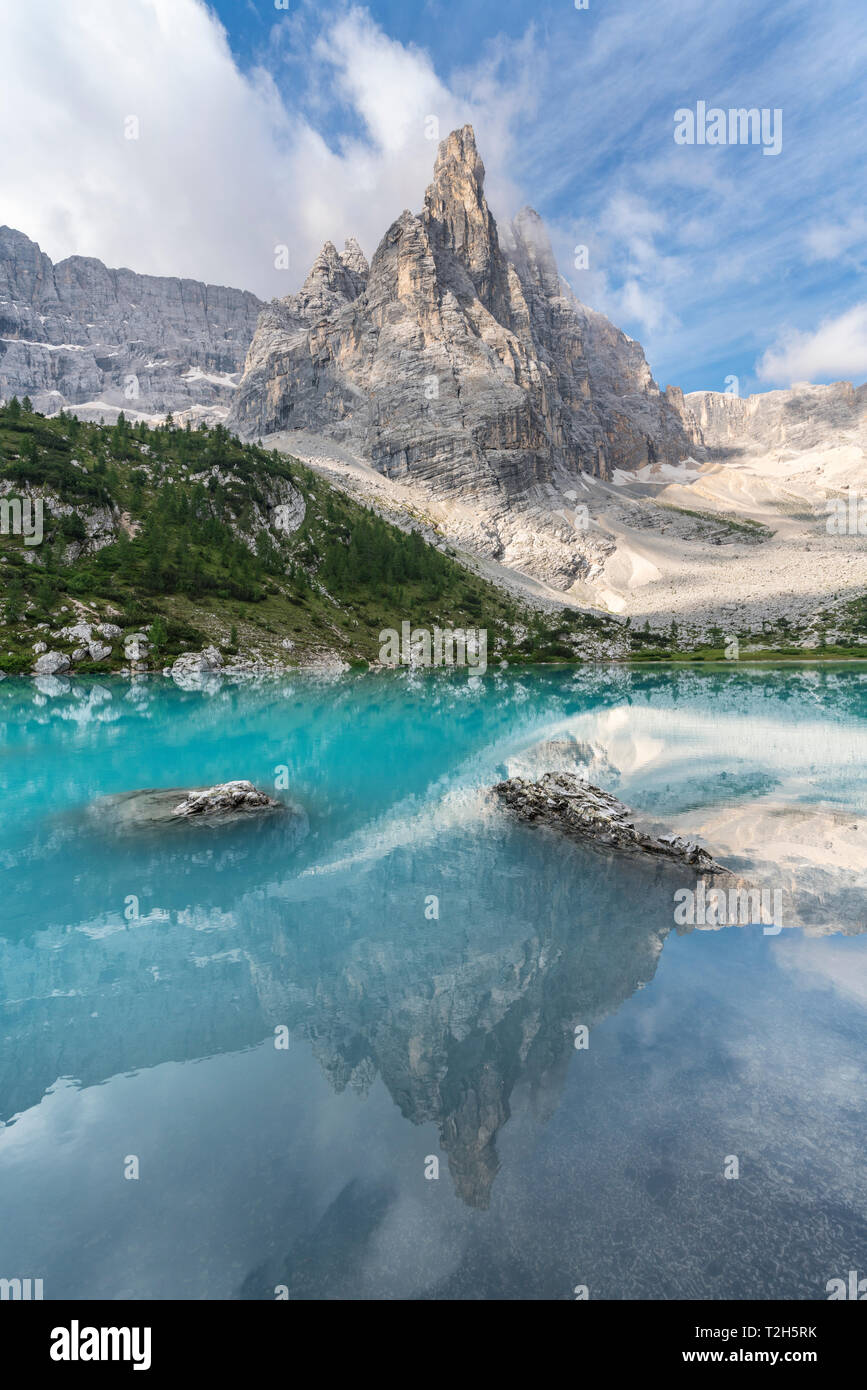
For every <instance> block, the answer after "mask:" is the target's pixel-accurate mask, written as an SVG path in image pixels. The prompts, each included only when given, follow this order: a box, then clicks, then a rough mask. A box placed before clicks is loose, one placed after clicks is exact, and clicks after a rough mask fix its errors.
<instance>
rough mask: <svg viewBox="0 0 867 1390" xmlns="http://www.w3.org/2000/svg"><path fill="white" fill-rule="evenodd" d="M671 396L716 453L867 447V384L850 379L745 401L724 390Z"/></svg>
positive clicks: (692, 428) (695, 432)
mask: <svg viewBox="0 0 867 1390" xmlns="http://www.w3.org/2000/svg"><path fill="white" fill-rule="evenodd" d="M678 397H679V399H678ZM669 398H670V399H672V401H673V403H674V404H675V405H676V407H677V408H678V409H679V411H680V414H681V417H682V419H683V422H684V426H685V428H686V429H687V430H688V431H689V432H691V433H692V434H693V435H695V436H696V437H698V436H700V437H701V439H702V440H703V441H704V443H705V444H706V445H708V446H709V448H711V449H713V450H721V451H727V450H732V449H735V450H737V451H739V452H741V453H743V452H764V451H767V450H770V449H786V450H790V451H793V452H796V453H801V452H803V451H805V450H808V449H820V448H823V447H825V446H827V445H828V444H829V443H830V442H831V441H832V440H833V441H834V442H836V443H842V442H844V440H848V441H852V442H857V443H859V444H860V445H861V446H864V445H867V384H865V385H863V386H859V387H857V388H856V387H853V385H852V383H851V382H850V381H834V382H832V383H831V384H830V385H828V386H813V385H811V384H810V383H809V382H799V383H798V384H797V385H795V386H793V387H791V388H790V389H789V390H787V391H763V392H761V393H759V394H756V395H753V396H744V397H740V396H733V395H729V394H726V393H724V392H720V391H690V392H689V393H688V394H687V395H686V396H682V395H680V393H677V395H675V394H674V393H673V391H672V388H671V387H669Z"/></svg>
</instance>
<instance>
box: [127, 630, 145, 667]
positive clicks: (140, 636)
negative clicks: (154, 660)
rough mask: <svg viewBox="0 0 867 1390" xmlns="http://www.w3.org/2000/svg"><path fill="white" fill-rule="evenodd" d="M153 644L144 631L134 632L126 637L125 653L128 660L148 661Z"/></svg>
mask: <svg viewBox="0 0 867 1390" xmlns="http://www.w3.org/2000/svg"><path fill="white" fill-rule="evenodd" d="M150 648H151V644H150V642H149V641H148V639H147V637H146V636H145V634H144V633H143V632H133V633H131V634H130V635H129V637H127V638H125V640H124V644H123V654H124V656H125V658H126V660H127V661H146V660H147V655H148V652H149V651H150Z"/></svg>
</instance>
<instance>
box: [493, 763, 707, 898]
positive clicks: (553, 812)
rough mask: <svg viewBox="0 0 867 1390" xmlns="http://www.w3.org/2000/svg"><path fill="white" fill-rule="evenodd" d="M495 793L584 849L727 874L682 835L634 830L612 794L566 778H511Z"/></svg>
mask: <svg viewBox="0 0 867 1390" xmlns="http://www.w3.org/2000/svg"><path fill="white" fill-rule="evenodd" d="M494 791H495V793H496V794H497V796H499V798H500V799H501V801H503V802H504V803H505V804H506V805H507V806H508V807H509V808H510V809H511V810H512V811H514V812H515V813H516V814H517V815H519V816H520V817H521V819H522V820H526V821H538V822H541V823H543V824H546V825H551V826H554V827H555V828H556V829H557V830H561V831H562V832H563V833H564V834H566V835H569V836H571V838H573V839H576V840H581V841H584V842H585V843H589V844H594V845H598V846H601V847H603V848H606V849H616V850H624V851H626V852H627V853H632V854H640V855H650V856H658V857H662V858H665V859H671V860H674V861H677V862H679V863H681V864H689V865H690V866H691V867H692V868H694V869H696V870H699V871H700V872H707V873H727V872H728V870H726V869H725V868H724V867H723V866H722V865H721V864H717V862H716V861H715V860H714V859H713V857H712V856H711V855H710V854H709V853H708V852H707V850H706V849H702V847H701V845H699V844H697V843H696V842H695V841H694V840H687V839H683V838H681V836H679V835H659V834H656V833H654V832H653V831H652V830H651V829H650V828H649V827H642V826H641V825H640V824H636V821H635V816H634V813H633V812H632V811H630V810H629V808H628V807H627V806H624V804H623V802H622V801H618V800H617V797H616V796H612V795H611V794H610V792H606V791H602V789H601V788H600V787H594V786H593V785H592V783H590V782H585V781H583V780H582V779H581V778H580V777H577V776H575V775H574V774H572V773H568V772H546V773H545V775H544V777H542V778H541V780H540V781H538V782H527V781H525V780H524V779H523V778H522V777H511V778H509V780H508V781H507V782H499V783H498V784H497V785H496V786H495V787H494Z"/></svg>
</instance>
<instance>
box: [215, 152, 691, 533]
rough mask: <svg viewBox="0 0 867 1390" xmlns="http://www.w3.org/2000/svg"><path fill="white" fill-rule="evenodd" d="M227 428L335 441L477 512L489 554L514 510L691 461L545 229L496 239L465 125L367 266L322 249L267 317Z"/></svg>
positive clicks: (531, 226) (625, 343) (523, 221)
mask: <svg viewBox="0 0 867 1390" xmlns="http://www.w3.org/2000/svg"><path fill="white" fill-rule="evenodd" d="M229 424H230V427H231V428H234V429H236V430H237V431H238V432H239V433H241V434H243V435H246V436H248V437H260V436H264V435H268V434H271V433H275V432H278V431H282V430H287V429H288V430H296V429H304V430H309V431H318V432H320V433H325V434H327V435H328V436H329V437H330V438H332V439H334V440H335V441H338V442H341V443H344V444H348V445H350V446H351V447H352V448H353V449H356V450H357V451H358V452H359V453H361V454H363V455H364V457H365V458H367V459H369V460H370V461H371V462H372V464H373V466H374V468H376V469H377V470H378V471H380V472H381V473H383V474H385V475H387V476H389V477H392V478H398V479H403V480H406V481H410V482H414V483H419V484H421V485H423V486H424V487H426V488H427V489H429V490H430V491H431V492H432V493H434V494H435V495H437V496H445V497H448V496H460V497H463V498H467V497H468V496H469V497H470V498H472V499H473V500H478V501H479V502H480V503H481V504H482V505H483V506H484V505H487V506H488V507H489V508H490V510H491V512H492V514H493V515H494V519H493V520H492V535H491V544H490V547H489V548H490V550H491V551H492V553H494V554H496V553H497V548H498V538H497V536H496V534H494V532H495V530H496V520H495V514H496V511H497V508H498V507H502V506H503V504H504V503H506V504H509V503H511V502H513V501H514V500H516V499H525V500H526V499H527V498H529V497H530V496H531V495H534V494H535V495H537V496H538V498H539V500H540V501H542V502H543V503H544V502H545V501H546V500H547V493H548V492H549V491H552V490H553V489H555V488H556V487H558V486H563V485H564V484H566V480H568V479H570V478H571V479H573V480H574V478H575V477H576V476H577V475H578V474H579V472H581V471H585V472H587V473H590V474H593V475H595V476H599V477H608V476H610V475H611V473H612V472H613V470H614V469H615V468H623V469H635V468H638V467H641V466H643V465H645V464H647V463H655V462H657V461H669V462H673V463H676V462H678V461H679V460H681V459H683V458H684V457H686V456H687V455H688V454H689V452H690V449H691V448H692V447H693V445H692V442H691V440H690V437H689V434H688V431H687V429H686V427H685V425H684V421H683V418H682V416H681V415H680V414H679V412H678V411H677V409H676V408H675V406H674V405H673V404H672V403H671V401H670V400H669V399H668V398H667V397H666V396H665V395H664V394H662V393H660V391H659V389H658V387H657V386H656V383H655V382H654V381H653V379H652V377H651V374H650V370H649V368H648V366H647V363H646V361H645V359H644V354H643V352H642V350H641V348H640V346H639V345H638V344H637V343H635V342H632V341H631V340H630V339H629V338H627V337H626V336H625V335H624V334H622V333H620V332H619V331H618V330H617V329H616V328H614V326H613V325H612V324H610V323H609V322H608V321H607V320H606V319H605V318H603V317H602V315H600V314H596V313H593V312H592V311H591V310H588V309H586V308H584V307H583V306H582V305H581V304H579V303H578V301H577V300H576V299H575V297H574V295H573V294H572V292H571V290H570V289H569V288H568V286H567V285H566V283H565V282H564V281H563V280H562V279H561V278H560V276H559V274H558V271H557V266H556V263H555V260H554V256H553V252H552V250H551V245H550V242H549V240H548V237H547V234H546V232H545V229H544V227H543V225H542V222H541V219H540V218H539V217H538V215H537V214H536V213H535V212H533V211H532V210H531V209H529V208H527V209H524V211H523V212H522V213H520V214H519V215H518V217H517V218H516V219H515V221H514V222H513V223H512V225H511V226H510V227H508V228H505V229H504V230H503V231H502V233H501V234H498V231H497V226H496V223H495V221H494V218H493V216H492V214H491V212H490V210H489V208H488V205H487V202H486V199H485V194H484V166H483V164H482V161H481V159H480V158H479V154H478V151H477V149H476V144H475V138H474V135H473V131H472V128H471V127H470V126H464V128H463V129H462V130H459V131H455V132H453V133H452V134H451V135H450V136H449V137H448V139H446V140H444V141H443V142H442V144H441V145H440V149H439V155H438V158H437V161H436V166H435V169H434V178H433V182H432V183H431V185H430V187H429V188H428V190H427V193H426V194H425V199H424V206H423V208H422V211H421V212H420V213H419V214H418V215H417V216H416V215H414V214H412V213H410V212H404V213H402V214H401V216H400V217H399V218H398V219H397V221H396V222H394V223H393V224H392V226H391V227H390V228H389V229H388V231H387V232H386V234H385V236H384V237H383V239H382V241H381V242H380V244H379V247H378V248H377V251H376V253H375V255H374V257H373V261H372V263H371V265H370V267H369V269H368V267H367V265H366V262H365V261H364V258H363V256H362V255H361V252H360V251H359V249H358V247H357V246H356V244H355V243H347V247H346V249H345V250H344V252H343V253H342V254H341V253H338V252H337V250H336V249H335V248H334V247H333V246H332V245H331V244H330V243H328V244H326V246H325V247H324V248H323V250H322V252H321V253H320V255H319V256H318V258H317V260H316V262H315V264H314V266H313V269H312V270H311V272H310V275H309V276H308V279H307V280H306V282H305V284H304V286H303V287H302V289H301V290H300V292H299V293H298V294H296V295H292V296H290V297H288V298H287V299H284V300H280V301H275V302H274V303H273V304H271V305H270V306H269V307H268V308H266V309H265V310H264V311H263V313H262V315H261V317H260V320H259V324H258V326H257V329H256V334H255V337H254V339H253V342H252V344H251V346H250V351H249V353H248V356H247V362H246V366H245V371H244V377H243V379H242V382H241V385H240V388H239V390H238V392H237V395H236V398H235V401H234V403H233V407H232V410H231V413H230V417H229ZM566 485H568V484H566ZM552 505H553V499H552Z"/></svg>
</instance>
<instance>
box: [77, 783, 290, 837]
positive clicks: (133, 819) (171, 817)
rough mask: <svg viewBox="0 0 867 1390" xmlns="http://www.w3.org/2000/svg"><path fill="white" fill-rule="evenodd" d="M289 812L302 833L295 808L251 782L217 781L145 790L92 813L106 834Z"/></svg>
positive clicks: (107, 801) (98, 805)
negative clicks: (209, 785) (215, 783)
mask: <svg viewBox="0 0 867 1390" xmlns="http://www.w3.org/2000/svg"><path fill="white" fill-rule="evenodd" d="M287 811H291V812H292V814H293V817H294V820H295V821H297V822H299V824H298V825H295V827H294V828H295V830H296V831H297V832H299V833H300V832H301V831H302V829H303V825H302V823H306V822H305V818H304V816H303V813H301V812H300V810H299V808H297V807H291V806H287V805H286V804H285V803H284V802H282V801H275V800H274V799H273V798H272V797H270V796H268V795H267V794H266V793H265V792H263V791H259V790H258V788H257V787H254V786H253V783H252V782H247V781H237V782H221V783H219V784H217V785H216V786H213V787H193V788H185V787H168V788H146V789H143V790H141V791H132V792H123V793H121V794H120V795H119V796H108V797H102V798H100V800H99V801H97V802H95V803H94V804H93V806H92V807H91V808H90V814H91V816H92V817H94V818H95V819H96V820H97V821H98V822H99V824H100V825H101V826H102V827H104V828H105V830H106V831H109V830H110V831H111V832H113V833H124V832H126V831H142V830H153V829H160V828H162V827H164V826H180V825H184V824H193V825H213V826H219V825H225V824H230V823H232V822H237V821H242V820H243V821H254V820H256V819H258V818H267V817H268V816H271V815H276V814H278V813H284V812H287Z"/></svg>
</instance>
